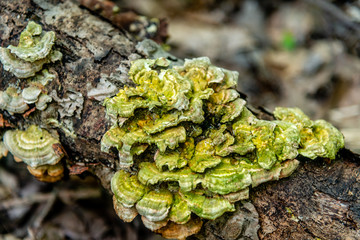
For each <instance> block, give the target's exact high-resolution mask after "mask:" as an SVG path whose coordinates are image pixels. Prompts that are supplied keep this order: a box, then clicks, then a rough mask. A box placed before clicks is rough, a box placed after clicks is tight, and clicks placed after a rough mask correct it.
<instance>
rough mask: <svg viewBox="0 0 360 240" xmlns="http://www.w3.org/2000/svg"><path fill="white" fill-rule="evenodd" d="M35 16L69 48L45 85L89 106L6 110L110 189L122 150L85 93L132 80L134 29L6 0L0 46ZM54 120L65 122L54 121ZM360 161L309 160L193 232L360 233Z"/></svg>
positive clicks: (346, 157)
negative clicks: (107, 140) (112, 145)
mask: <svg viewBox="0 0 360 240" xmlns="http://www.w3.org/2000/svg"><path fill="white" fill-rule="evenodd" d="M29 20H34V21H36V22H40V23H41V24H42V25H43V27H44V30H52V31H55V32H56V36H57V38H58V40H57V42H56V48H57V49H59V50H60V51H61V52H62V53H63V54H64V57H63V59H62V62H61V63H56V64H52V65H49V66H48V68H49V69H50V71H52V72H56V73H57V78H56V80H54V81H53V82H52V83H51V84H49V85H48V86H47V91H48V92H49V93H50V92H53V91H55V93H56V95H57V96H58V97H59V99H62V98H65V97H66V96H67V94H69V93H71V92H76V93H81V95H82V96H83V98H84V103H83V108H82V109H81V106H79V108H77V109H76V111H77V113H78V114H76V112H74V113H72V114H71V113H70V116H62V115H61V114H59V112H61V111H63V110H64V109H61V106H60V104H59V103H58V102H56V101H55V102H53V103H52V104H50V106H49V107H48V108H47V110H46V111H43V112H40V111H35V112H33V113H31V114H30V115H29V116H28V117H24V116H21V115H15V116H11V115H9V114H6V113H5V112H2V113H3V114H4V116H5V117H6V118H7V119H8V120H9V121H10V122H11V123H12V124H14V125H15V126H17V127H18V128H24V127H25V126H28V125H29V124H37V125H41V126H43V127H45V128H47V129H49V130H52V131H53V132H57V133H58V134H59V135H60V140H61V143H62V144H63V146H64V148H65V149H66V151H67V153H68V155H69V158H68V159H69V160H68V166H70V168H71V167H74V166H78V165H81V166H86V167H88V169H89V171H91V172H92V173H93V174H94V175H95V176H96V177H98V178H99V179H100V181H101V183H102V185H103V186H104V188H106V189H108V190H109V182H110V179H109V178H110V176H111V173H112V172H114V171H115V170H116V168H117V160H116V159H117V156H116V155H115V154H105V153H103V152H101V151H100V139H101V136H102V135H103V134H104V133H105V132H106V130H107V129H108V128H109V127H110V122H109V121H108V120H107V119H106V118H105V112H104V107H103V106H102V105H101V102H99V101H96V100H92V99H89V98H88V97H87V84H91V85H92V86H95V85H96V84H97V83H98V82H99V80H100V78H101V77H102V76H105V75H107V76H110V74H111V73H114V72H117V74H118V75H117V77H114V78H110V81H112V83H113V84H115V85H116V86H118V87H122V86H124V85H126V84H130V83H129V81H128V79H127V77H126V76H127V70H128V68H129V60H130V59H134V58H137V57H140V56H139V55H141V53H139V52H137V50H136V48H135V44H136V43H135V41H134V40H132V38H131V36H130V35H128V34H126V33H125V32H124V31H122V30H120V29H117V28H115V27H113V26H112V25H111V24H109V23H107V22H104V21H103V20H102V19H100V18H98V17H96V16H94V15H92V14H91V13H89V12H88V11H87V10H85V9H81V8H79V7H78V5H77V4H76V3H74V2H71V1H52V2H51V1H45V0H34V1H30V0H18V1H0V39H1V40H0V41H1V46H7V45H9V44H13V45H16V44H17V41H18V39H19V34H20V32H21V31H22V30H23V29H24V27H25V26H26V25H27V22H28V21H29ZM119 66H120V70H119ZM0 74H1V75H0V80H1V81H0V90H4V89H5V88H6V86H8V85H9V84H14V83H16V82H17V81H18V80H17V79H16V78H15V77H14V76H13V75H12V74H11V73H9V72H6V71H4V69H3V68H2V66H0ZM104 74H105V75H104ZM20 85H21V83H20ZM64 111H66V109H65V110H64ZM49 118H53V119H57V120H58V122H59V123H60V124H62V126H59V125H56V126H55V125H53V124H49V123H48V122H46V120H47V119H49ZM71 132H72V133H71ZM75 135H76V137H74V136H75ZM359 160H360V158H359V156H357V155H354V154H352V153H351V152H350V151H347V150H343V151H342V152H341V153H340V157H339V159H338V160H336V161H334V162H332V163H325V162H323V161H307V160H305V159H304V161H302V164H301V166H300V167H299V168H298V170H297V171H296V172H295V173H294V174H293V175H292V176H291V177H289V178H288V179H283V180H281V181H277V182H271V183H267V184H263V185H261V186H259V187H257V188H255V189H252V190H251V195H250V196H251V197H250V200H249V201H244V202H242V203H239V204H237V211H236V212H235V213H229V214H225V215H224V216H223V217H221V218H219V219H217V220H215V221H208V222H206V223H205V224H204V227H203V229H202V231H201V233H200V234H198V235H197V236H194V237H193V238H196V239H316V238H320V239H360V230H359V224H360V183H359V181H360V161H359Z"/></svg>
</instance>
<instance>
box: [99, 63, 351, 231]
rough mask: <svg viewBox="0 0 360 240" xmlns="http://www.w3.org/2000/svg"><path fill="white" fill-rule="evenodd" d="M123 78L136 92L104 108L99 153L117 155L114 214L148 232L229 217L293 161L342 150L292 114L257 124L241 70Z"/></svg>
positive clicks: (150, 72) (164, 66)
mask: <svg viewBox="0 0 360 240" xmlns="http://www.w3.org/2000/svg"><path fill="white" fill-rule="evenodd" d="M129 77H130V79H131V80H132V81H133V82H134V83H135V84H136V87H125V88H124V89H122V90H120V91H119V93H118V94H117V95H116V96H115V97H113V98H107V99H106V100H105V101H104V105H105V106H106V113H107V116H108V117H109V118H110V119H111V120H112V122H113V126H112V127H111V128H110V129H109V130H108V132H106V133H105V135H104V136H103V138H102V142H101V146H102V150H103V151H110V150H111V149H112V148H114V149H117V151H118V154H119V159H120V168H121V169H120V170H119V171H117V172H116V173H115V175H114V176H113V178H112V181H111V187H112V191H113V193H114V205H115V209H116V211H117V213H118V215H119V216H120V218H122V219H123V220H124V221H132V220H133V219H134V218H135V216H136V215H137V214H140V215H141V216H142V220H143V222H144V224H145V225H146V226H147V227H148V228H150V229H152V230H154V231H160V232H161V231H165V230H163V229H166V231H169V228H174V229H175V228H176V227H174V226H179V225H183V224H184V226H186V224H187V223H189V222H190V221H192V220H191V219H193V220H194V219H196V218H194V215H197V216H198V217H200V218H203V219H216V218H218V217H220V216H221V215H223V214H224V213H225V212H228V211H235V206H234V203H235V202H237V201H239V200H242V199H246V198H248V194H249V187H250V186H252V187H254V186H257V185H259V184H261V183H263V182H267V181H271V180H278V179H280V178H283V177H287V176H289V175H290V174H291V173H292V172H293V171H294V170H295V169H296V167H297V166H298V164H299V162H298V160H296V157H297V156H298V154H300V155H303V156H305V157H308V158H311V159H314V158H316V157H322V158H330V159H334V158H335V155H336V153H337V152H338V150H339V149H341V148H343V147H344V139H343V136H342V134H341V133H340V132H339V131H338V130H337V129H336V128H335V127H333V126H332V125H331V124H329V123H327V122H326V121H323V120H318V121H311V120H310V119H309V118H308V117H307V116H306V115H305V114H304V113H303V112H301V110H299V109H297V108H276V109H275V112H274V117H275V120H273V121H267V120H260V119H258V118H257V117H256V116H255V115H254V114H253V113H252V112H251V111H250V110H249V109H248V108H247V107H246V106H245V105H246V101H245V100H244V99H242V98H240V95H239V93H238V92H237V91H236V90H235V89H234V88H235V86H236V82H237V79H238V73H237V72H234V71H229V70H226V69H222V68H219V67H216V66H213V65H211V63H210V61H209V59H208V58H206V57H203V58H196V59H191V60H189V59H187V60H185V63H184V65H183V66H173V65H172V63H170V62H169V61H167V60H166V59H164V58H159V59H139V60H136V61H134V62H132V65H131V68H130V71H129ZM200 222H201V221H200ZM190 225H193V224H190ZM198 229H199V228H198ZM190 232H191V231H190ZM193 233H194V232H191V233H189V234H193ZM180 234H182V233H179V236H180ZM171 236H173V237H174V235H171ZM181 236H182V237H183V235H181ZM175 237H176V235H175Z"/></svg>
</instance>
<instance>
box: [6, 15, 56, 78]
mask: <svg viewBox="0 0 360 240" xmlns="http://www.w3.org/2000/svg"><path fill="white" fill-rule="evenodd" d="M55 40H56V37H55V32H52V31H50V32H43V31H42V27H41V26H40V25H39V24H37V23H35V22H33V21H30V22H29V23H28V25H27V27H26V28H25V30H24V31H23V32H22V33H21V35H20V41H19V44H18V46H12V45H10V46H8V47H7V48H3V47H0V61H1V63H2V64H3V66H4V69H5V70H6V71H10V72H11V73H13V74H14V75H15V76H16V77H18V78H29V77H32V76H35V74H36V73H37V72H39V71H40V70H41V69H42V67H43V65H44V64H46V63H50V62H56V61H58V60H60V59H61V57H62V54H61V52H59V51H57V50H53V49H52V47H53V45H54V43H55Z"/></svg>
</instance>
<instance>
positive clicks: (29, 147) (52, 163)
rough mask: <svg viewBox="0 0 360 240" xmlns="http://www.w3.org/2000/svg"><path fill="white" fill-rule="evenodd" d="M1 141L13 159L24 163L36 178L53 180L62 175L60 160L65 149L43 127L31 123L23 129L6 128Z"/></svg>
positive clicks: (46, 180) (47, 180) (45, 180)
mask: <svg viewBox="0 0 360 240" xmlns="http://www.w3.org/2000/svg"><path fill="white" fill-rule="evenodd" d="M3 141H4V145H5V147H6V149H8V150H9V151H10V153H11V154H12V155H13V156H14V159H15V160H16V161H19V162H20V161H23V162H24V163H26V164H27V165H28V170H29V172H30V173H31V174H32V175H34V176H35V177H36V178H37V179H38V180H40V181H44V182H55V181H58V180H60V179H61V178H62V177H63V172H64V168H63V165H62V163H61V162H60V160H61V159H62V158H63V157H64V156H65V151H64V150H63V149H62V147H61V145H60V142H59V141H58V140H57V139H56V138H54V137H52V136H51V134H50V133H49V132H48V131H46V130H45V129H41V128H40V127H38V126H36V125H31V126H30V127H29V128H28V129H27V130H25V131H21V130H8V131H6V132H5V134H4V136H3Z"/></svg>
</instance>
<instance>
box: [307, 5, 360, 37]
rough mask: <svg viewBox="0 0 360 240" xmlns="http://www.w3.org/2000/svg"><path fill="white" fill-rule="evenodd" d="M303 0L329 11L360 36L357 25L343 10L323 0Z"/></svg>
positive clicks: (359, 29)
mask: <svg viewBox="0 0 360 240" xmlns="http://www.w3.org/2000/svg"><path fill="white" fill-rule="evenodd" d="M303 1H304V2H306V3H308V4H310V5H315V6H316V7H318V8H320V9H322V10H323V11H325V12H327V13H329V14H330V15H332V16H333V17H335V18H336V19H338V20H339V21H340V22H342V23H343V24H344V25H345V26H346V27H348V28H350V29H352V30H354V31H355V33H356V34H357V35H359V36H360V27H359V25H358V24H356V23H353V22H352V20H351V18H350V17H349V16H347V15H346V14H345V13H344V12H343V11H341V10H340V9H339V8H338V7H336V6H335V5H334V4H332V3H330V2H329V1H324V0H303Z"/></svg>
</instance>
